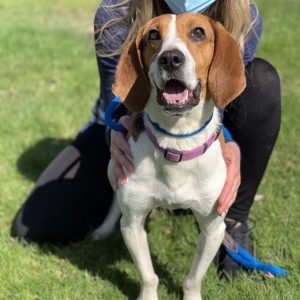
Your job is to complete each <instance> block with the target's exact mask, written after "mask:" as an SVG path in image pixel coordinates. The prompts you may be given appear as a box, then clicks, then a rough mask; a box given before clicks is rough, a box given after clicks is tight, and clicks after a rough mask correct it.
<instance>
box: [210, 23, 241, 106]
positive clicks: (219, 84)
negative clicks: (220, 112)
mask: <svg viewBox="0 0 300 300" xmlns="http://www.w3.org/2000/svg"><path fill="white" fill-rule="evenodd" d="M211 23H212V26H213V30H214V33H215V42H214V43H215V45H214V56H213V59H212V63H211V66H210V69H209V74H208V90H209V92H210V95H211V97H212V99H213V101H214V102H215V105H216V106H217V107H219V108H224V107H225V106H226V105H227V104H228V103H229V102H230V101H232V100H234V99H235V98H236V97H237V96H238V95H239V94H240V93H241V92H242V91H243V90H244V88H245V86H246V79H245V70H244V63H243V59H242V55H241V50H240V47H239V46H238V44H237V42H236V41H235V40H234V39H233V37H232V36H231V35H230V34H229V33H228V32H227V31H226V30H225V28H224V27H223V26H222V25H221V24H220V23H218V22H214V21H211Z"/></svg>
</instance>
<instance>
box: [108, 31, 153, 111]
mask: <svg viewBox="0 0 300 300" xmlns="http://www.w3.org/2000/svg"><path fill="white" fill-rule="evenodd" d="M144 28H145V27H142V28H141V29H140V30H139V32H138V34H137V36H136V38H135V39H134V40H132V41H131V42H130V43H129V44H128V45H127V46H126V47H125V49H124V51H123V52H122V54H121V57H120V61H119V64H118V66H117V70H116V75H115V82H114V84H113V93H114V94H115V95H116V96H118V97H120V98H121V101H122V102H123V104H124V105H125V106H126V107H127V108H128V109H129V110H131V111H133V112H141V111H143V109H144V107H145V105H146V103H147V100H148V98H149V95H150V82H149V78H148V76H147V73H146V72H147V71H146V68H145V66H144V63H143V55H142V53H143V34H144Z"/></svg>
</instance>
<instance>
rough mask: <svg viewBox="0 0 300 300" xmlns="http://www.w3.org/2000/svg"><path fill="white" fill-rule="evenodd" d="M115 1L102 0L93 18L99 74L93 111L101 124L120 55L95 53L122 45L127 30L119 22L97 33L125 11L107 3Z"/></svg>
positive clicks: (112, 49)
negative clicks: (98, 91) (98, 89)
mask: <svg viewBox="0 0 300 300" xmlns="http://www.w3.org/2000/svg"><path fill="white" fill-rule="evenodd" d="M116 3H118V0H117V1H116V0H103V1H102V3H101V6H100V7H99V8H98V10H97V12H96V15H95V19H94V32H95V48H96V58H97V64H98V70H99V75H100V95H99V98H98V100H97V102H96V104H95V106H94V110H93V113H94V116H95V119H96V121H97V122H98V123H102V124H104V112H105V110H106V108H107V106H108V104H109V102H110V101H111V100H112V99H113V98H114V97H115V95H114V94H113V93H112V84H113V81H114V76H115V70H116V66H117V64H118V62H119V58H120V56H119V55H114V56H107V57H100V56H99V55H97V53H98V52H106V53H111V52H112V51H115V50H117V49H119V48H120V47H121V46H122V45H123V43H124V41H125V39H126V36H127V32H128V26H127V24H126V23H119V24H117V25H113V26H110V27H108V28H106V29H105V30H104V31H103V33H102V34H101V35H100V34H99V32H100V31H101V29H102V28H103V26H104V24H106V23H107V22H108V21H111V20H113V19H116V18H120V17H122V16H123V15H124V14H125V13H126V11H125V10H124V9H123V8H111V7H109V5H113V4H116Z"/></svg>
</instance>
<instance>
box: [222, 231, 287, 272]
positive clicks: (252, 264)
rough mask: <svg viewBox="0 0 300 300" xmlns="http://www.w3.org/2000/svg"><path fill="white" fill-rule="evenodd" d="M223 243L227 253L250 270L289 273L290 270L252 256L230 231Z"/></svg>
mask: <svg viewBox="0 0 300 300" xmlns="http://www.w3.org/2000/svg"><path fill="white" fill-rule="evenodd" d="M223 245H224V246H225V249H226V252H227V254H228V255H229V256H230V257H231V258H232V259H233V260H234V261H236V262H237V263H238V264H240V265H242V266H243V267H244V268H246V269H248V270H256V271H263V272H265V273H270V274H272V275H273V276H287V275H288V272H287V271H286V270H284V269H282V268H279V267H277V266H275V265H271V264H265V263H263V262H261V261H260V260H258V259H257V258H255V257H254V256H252V255H251V254H250V253H249V252H247V251H246V250H245V249H243V248H242V247H241V246H240V245H238V244H237V243H236V242H235V241H234V240H233V238H232V237H231V236H230V235H229V234H228V233H225V237H224V239H223Z"/></svg>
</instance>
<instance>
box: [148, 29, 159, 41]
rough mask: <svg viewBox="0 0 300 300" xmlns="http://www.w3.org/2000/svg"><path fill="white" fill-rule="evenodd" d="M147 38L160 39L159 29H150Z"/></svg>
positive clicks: (151, 39)
mask: <svg viewBox="0 0 300 300" xmlns="http://www.w3.org/2000/svg"><path fill="white" fill-rule="evenodd" d="M149 40H150V41H159V40H160V33H159V31H157V30H155V29H152V30H150V32H149Z"/></svg>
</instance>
